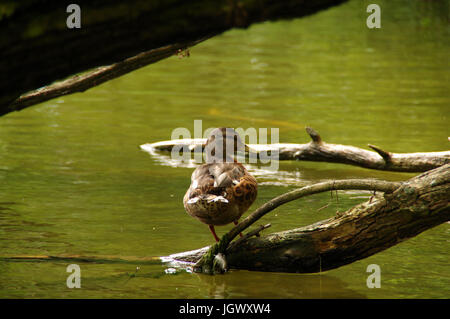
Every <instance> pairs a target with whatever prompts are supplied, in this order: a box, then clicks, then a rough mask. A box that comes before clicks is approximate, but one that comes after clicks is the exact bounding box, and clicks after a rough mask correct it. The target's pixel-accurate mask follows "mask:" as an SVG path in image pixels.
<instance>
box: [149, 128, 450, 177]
mask: <svg viewBox="0 0 450 319" xmlns="http://www.w3.org/2000/svg"><path fill="white" fill-rule="evenodd" d="M306 132H307V133H308V134H309V136H310V137H311V139H312V141H311V142H309V143H306V144H294V143H282V144H281V143H279V144H248V146H249V147H250V148H251V149H253V150H254V151H256V152H257V153H258V154H259V153H261V152H265V153H270V152H278V156H279V160H298V161H315V162H331V163H342V164H349V165H355V166H360V167H364V168H370V169H376V170H384V171H396V172H425V171H427V170H430V169H434V168H437V167H440V166H442V165H445V164H448V163H450V151H443V152H422V153H391V152H387V151H384V150H382V149H381V148H379V147H377V146H374V145H371V144H369V147H370V148H372V149H373V150H374V151H375V152H372V151H368V150H365V149H362V148H359V147H355V146H350V145H341V144H331V143H325V142H324V141H323V140H322V138H321V137H320V135H319V133H317V132H316V131H315V130H314V129H312V128H310V127H307V128H306ZM205 143H206V139H202V138H196V139H179V140H170V141H161V142H156V143H151V144H143V145H141V149H143V150H144V151H148V152H149V153H150V154H155V151H162V152H170V151H172V148H173V147H174V146H177V148H178V149H186V150H187V149H190V150H191V151H192V152H201V151H202V150H203V147H204V145H205Z"/></svg>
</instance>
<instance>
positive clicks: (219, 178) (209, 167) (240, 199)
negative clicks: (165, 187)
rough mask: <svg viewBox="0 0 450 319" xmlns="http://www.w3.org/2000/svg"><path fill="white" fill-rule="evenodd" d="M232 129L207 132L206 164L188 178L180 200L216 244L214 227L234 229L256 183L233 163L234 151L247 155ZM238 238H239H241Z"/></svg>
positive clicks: (250, 200)
mask: <svg viewBox="0 0 450 319" xmlns="http://www.w3.org/2000/svg"><path fill="white" fill-rule="evenodd" d="M250 150H251V149H250V148H249V147H248V146H247V145H245V144H244V143H243V142H242V140H241V139H240V137H239V134H238V133H237V132H236V131H235V130H234V129H232V128H227V127H220V128H216V129H214V130H212V131H211V133H210V134H209V136H208V138H207V140H206V144H205V146H204V152H205V159H206V161H205V162H206V163H205V164H202V165H200V166H198V167H197V168H196V169H195V170H194V172H193V173H192V175H191V184H190V186H189V188H188V190H187V191H186V194H185V195H184V198H183V204H184V208H185V210H186V212H187V213H188V214H189V215H190V216H192V217H194V218H196V219H198V220H199V221H201V222H202V223H204V224H206V225H208V227H209V230H210V231H211V233H212V235H213V236H214V239H215V240H216V242H218V241H219V237H218V236H217V234H216V231H215V226H223V225H227V224H230V223H234V224H235V225H237V224H238V223H239V219H240V218H241V216H242V215H243V214H244V213H245V212H246V211H247V210H248V209H249V208H250V206H251V205H252V204H253V202H254V201H255V199H256V196H257V193H258V183H257V181H256V179H255V178H254V177H253V176H252V175H251V174H250V173H249V172H248V170H247V169H246V168H245V166H244V165H242V164H241V163H239V162H238V161H237V160H236V159H235V156H234V155H235V154H236V153H237V152H238V151H250ZM241 236H242V234H241Z"/></svg>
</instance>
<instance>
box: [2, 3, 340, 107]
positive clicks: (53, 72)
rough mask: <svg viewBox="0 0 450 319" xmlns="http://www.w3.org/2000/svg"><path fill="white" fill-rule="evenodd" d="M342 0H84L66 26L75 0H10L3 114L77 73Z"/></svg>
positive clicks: (4, 44) (5, 20) (4, 28)
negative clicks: (76, 19)
mask: <svg viewBox="0 0 450 319" xmlns="http://www.w3.org/2000/svg"><path fill="white" fill-rule="evenodd" d="M345 1H346V0H309V1H303V0H279V1H272V0H258V1H254V0H217V1H210V0H193V1H180V0H164V1H148V0H130V1H126V2H125V1H120V2H118V1H113V0H98V1H88V0H80V1H77V2H76V3H77V4H78V5H79V6H80V7H81V28H80V29H68V28H67V26H66V19H67V17H68V16H69V14H70V13H67V12H66V7H67V6H68V5H69V4H70V3H72V2H73V1H60V0H53V1H46V2H44V3H43V2H42V1H37V0H22V1H19V2H16V1H6V2H4V3H2V4H1V6H2V9H4V10H3V11H4V12H6V13H4V14H3V15H0V74H1V75H2V76H1V77H0V92H1V93H0V115H1V114H6V113H8V112H11V111H14V110H19V109H21V108H23V106H21V105H20V103H16V104H13V105H12V103H13V102H14V101H15V100H16V99H17V98H18V97H19V96H20V95H22V94H24V93H26V92H28V91H32V90H36V89H38V88H40V87H43V86H46V85H49V84H50V83H52V82H54V81H57V80H61V79H64V78H66V77H68V76H71V75H74V74H76V73H80V72H84V71H87V70H89V69H92V68H96V67H99V66H104V65H110V64H114V63H118V62H121V61H124V60H125V59H127V58H130V57H132V56H136V55H138V54H139V53H141V52H145V51H149V50H153V49H157V48H160V47H164V46H168V45H173V44H175V43H177V44H180V45H182V46H183V45H188V44H190V43H192V42H195V41H198V40H199V39H203V38H205V37H209V36H214V35H217V34H220V33H222V32H224V31H226V30H228V29H231V28H236V27H237V28H245V27H248V26H249V25H251V24H252V23H256V22H261V21H267V20H277V19H285V18H294V17H302V16H305V15H309V14H312V13H315V12H317V11H319V10H322V9H325V8H328V7H330V6H333V5H337V4H340V3H342V2H345ZM5 8H6V9H5ZM153 62H155V61H153ZM153 62H149V63H153Z"/></svg>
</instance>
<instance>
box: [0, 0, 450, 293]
mask: <svg viewBox="0 0 450 319" xmlns="http://www.w3.org/2000/svg"><path fill="white" fill-rule="evenodd" d="M368 3H369V2H368V1H356V0H354V1H349V2H348V3H346V4H344V5H342V6H339V7H336V8H332V9H330V10H326V11H323V12H320V13H319V14H316V15H314V16H310V17H305V18H302V19H297V20H292V21H279V22H267V23H262V24H258V25H255V26H252V27H250V28H249V29H246V30H232V31H230V32H226V33H224V34H223V35H221V36H218V37H215V38H213V39H210V40H208V41H206V42H205V43H202V44H200V45H198V46H196V47H194V48H192V49H191V56H190V57H189V58H184V59H178V58H176V57H173V58H169V59H167V60H164V61H161V62H158V63H157V64H154V65H150V66H148V67H146V68H143V69H140V70H137V71H135V72H133V73H131V74H128V75H126V76H123V77H121V78H119V79H116V80H113V81H110V82H108V83H105V84H103V85H101V86H99V87H96V88H93V89H91V90H89V91H87V92H84V93H82V94H74V95H71V96H66V97H62V98H58V99H56V100H52V101H48V102H46V103H43V104H41V105H37V106H34V107H31V108H29V109H26V110H24V111H21V112H17V113H12V114H8V115H6V116H4V117H2V118H0V238H1V240H0V255H64V254H67V255H77V254H78V255H93V256H99V255H112V256H136V257H149V256H167V255H170V254H172V253H177V252H181V251H187V250H192V249H197V248H200V247H205V246H207V245H210V244H211V236H210V234H209V231H208V229H207V227H206V226H205V225H203V224H201V223H199V222H198V221H196V220H194V219H193V218H191V217H190V216H188V215H187V214H186V213H185V211H184V208H183V204H182V198H183V196H184V193H185V191H186V189H187V187H188V186H189V184H190V175H191V174H192V171H193V169H194V168H193V166H192V165H186V166H184V165H179V163H172V165H161V164H162V162H166V163H167V158H163V159H162V158H158V157H155V156H149V154H148V153H145V152H143V151H142V150H140V149H139V145H142V144H144V143H151V142H155V141H161V140H168V139H170V134H171V132H172V130H173V129H174V128H177V127H185V128H187V129H188V130H192V128H193V123H194V120H197V119H201V120H202V121H203V124H204V127H218V126H228V127H242V128H249V127H255V128H257V129H258V128H265V127H266V128H270V127H278V128H279V132H280V141H282V142H283V143H308V142H309V141H310V138H309V137H308V136H307V134H305V132H304V127H305V126H310V127H313V128H315V129H316V130H318V132H320V134H321V136H322V138H323V139H324V140H325V141H327V142H329V143H338V144H347V145H354V146H357V147H361V148H366V149H367V144H368V143H371V144H375V145H378V146H379V147H381V148H383V149H386V150H389V151H392V152H399V153H402V152H405V153H407V152H420V151H441V150H446V149H448V136H449V135H450V126H449V125H448V123H449V121H448V114H449V111H450V108H449V105H450V98H449V95H448V83H449V72H448V52H449V46H450V43H449V41H448V16H447V15H448V2H447V1H420V0H414V1H409V0H401V1H381V0H380V1H378V2H377V3H378V4H379V5H380V7H381V8H382V15H381V16H382V28H381V29H379V30H369V29H367V27H366V26H365V19H366V17H367V13H366V11H365V8H366V6H367V4H368ZM269 131H270V130H269ZM161 156H164V154H163V155H161ZM279 164H280V165H279V171H278V172H275V173H274V172H272V171H270V172H268V171H267V170H266V169H265V168H264V166H263V165H262V166H261V165H259V164H256V165H254V164H252V165H251V166H249V169H250V170H251V172H252V173H253V174H254V175H255V176H256V177H257V179H258V182H259V185H260V187H259V190H258V191H259V194H258V198H257V199H256V201H255V203H254V205H253V206H252V207H251V208H250V210H249V212H251V211H252V210H253V209H255V208H256V207H258V206H260V205H261V204H263V203H264V202H266V201H267V200H269V199H271V198H273V197H275V196H277V195H280V194H282V193H284V192H286V191H289V190H292V189H293V188H295V187H300V186H303V185H305V184H310V183H314V182H318V181H323V180H327V179H345V178H377V179H385V180H393V181H398V180H405V179H408V178H410V177H411V176H413V175H414V174H407V173H393V172H379V171H372V170H367V169H363V168H358V167H351V166H346V165H339V164H331V163H312V162H296V161H280V163H279ZM367 196H369V194H368V193H367V192H340V193H339V201H337V200H336V198H335V197H331V196H330V194H329V193H324V194H317V195H314V196H311V197H308V198H304V199H302V200H299V201H294V202H290V203H288V204H286V205H283V207H280V208H278V209H276V210H275V211H273V212H272V213H271V214H268V215H266V216H264V217H263V219H262V220H261V223H271V224H272V227H271V228H270V229H269V230H266V232H276V231H281V230H286V229H291V228H294V227H301V226H305V225H308V224H311V223H314V222H316V221H319V220H322V219H326V218H329V217H331V216H333V215H334V214H335V213H336V211H343V210H345V209H347V208H349V207H351V206H352V205H355V204H357V203H359V202H360V201H362V200H365V199H366V198H367ZM230 227H231V226H223V227H218V228H217V232H218V234H219V235H222V234H224V233H225V232H226V231H227V230H228V229H230ZM449 231H450V224H448V223H445V224H443V225H440V226H438V227H436V228H434V229H431V230H428V231H426V232H425V233H423V234H421V235H419V236H417V237H416V238H413V239H411V240H408V241H406V242H404V243H401V244H399V245H397V246H395V247H392V248H390V249H388V250H386V251H384V252H381V253H378V254H376V255H375V256H371V257H369V258H367V259H364V260H361V261H358V262H355V263H353V264H351V265H347V266H344V267H341V268H339V269H336V270H331V271H328V272H326V273H325V274H320V275H318V274H314V275H301V274H279V273H273V274H272V273H258V272H247V271H231V272H230V273H228V274H226V275H224V276H215V277H210V276H203V275H199V274H192V273H188V272H186V271H177V272H175V273H166V269H168V268H167V266H163V265H139V267H140V269H139V271H137V272H136V265H122V264H93V263H82V264H81V265H80V266H81V269H82V289H77V290H70V289H67V287H66V286H65V282H66V279H67V273H66V267H67V264H65V263H63V262H33V263H32V262H21V263H18V262H7V261H4V260H3V261H0V297H3V298H4V297H19V298H22V297H30V298H37V297H53V298H93V297H101V298H103V297H104V298H107V297H111V298H126V297H131V298H240V297H251V298H253V297H255V298H256V297H258V298H259V297H272V298H316V297H317V298H320V297H322V298H328V297H332V298H339V297H356V298H360V297H361V298H380V297H381V298H386V297H387V298H389V297H392V298H446V297H447V298H448V297H449V296H450V288H449V287H450V272H449V271H450V270H449V267H448V263H449V255H448V251H449V242H448V235H449ZM180 239H181V240H180ZM372 263H373V264H378V265H380V267H381V271H382V279H381V288H380V289H368V288H367V286H366V278H367V275H368V274H367V273H366V268H367V265H369V264H372ZM133 274H134V275H133ZM274 287H275V288H274Z"/></svg>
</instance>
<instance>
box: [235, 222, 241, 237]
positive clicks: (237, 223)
mask: <svg viewBox="0 0 450 319" xmlns="http://www.w3.org/2000/svg"><path fill="white" fill-rule="evenodd" d="M233 223H234V224H235V225H237V224H239V222H238V221H237V220H235V221H234V222H233ZM239 236H241V237H242V236H243V235H242V233H239Z"/></svg>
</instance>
